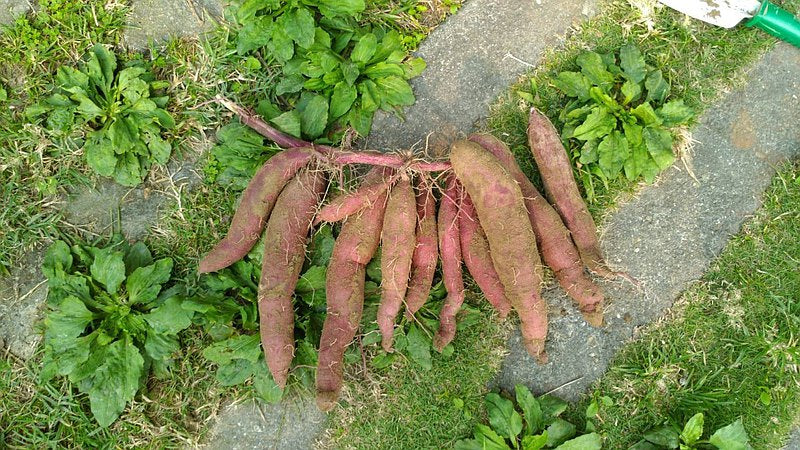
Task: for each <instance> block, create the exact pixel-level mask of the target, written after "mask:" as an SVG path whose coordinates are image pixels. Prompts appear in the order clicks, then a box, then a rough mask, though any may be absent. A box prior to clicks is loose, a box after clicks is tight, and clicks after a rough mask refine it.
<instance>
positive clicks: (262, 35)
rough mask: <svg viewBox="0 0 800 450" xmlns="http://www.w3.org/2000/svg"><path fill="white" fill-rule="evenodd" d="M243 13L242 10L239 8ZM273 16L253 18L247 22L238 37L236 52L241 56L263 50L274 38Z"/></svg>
mask: <svg viewBox="0 0 800 450" xmlns="http://www.w3.org/2000/svg"><path fill="white" fill-rule="evenodd" d="M239 10H240V11H241V10H242V8H239ZM272 26H273V24H272V16H270V15H264V16H259V17H253V18H252V19H251V20H248V21H247V22H245V24H244V26H243V27H242V29H241V30H239V34H238V36H237V37H236V52H237V53H239V54H240V55H244V54H245V53H248V52H251V51H253V50H255V49H258V48H261V47H263V46H265V45H267V43H268V42H269V41H270V39H271V38H272Z"/></svg>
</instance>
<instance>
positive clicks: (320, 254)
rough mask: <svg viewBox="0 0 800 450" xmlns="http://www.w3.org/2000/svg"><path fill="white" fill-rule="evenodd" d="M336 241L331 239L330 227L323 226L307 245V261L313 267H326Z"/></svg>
mask: <svg viewBox="0 0 800 450" xmlns="http://www.w3.org/2000/svg"><path fill="white" fill-rule="evenodd" d="M335 242H336V240H335V239H334V238H333V231H332V228H331V226H330V225H323V226H322V227H320V228H319V229H318V230H317V232H316V233H314V235H313V236H312V237H311V244H310V245H309V250H308V254H309V260H310V261H311V264H312V265H313V266H322V267H327V266H328V261H330V259H331V255H332V254H333V245H334V243H335Z"/></svg>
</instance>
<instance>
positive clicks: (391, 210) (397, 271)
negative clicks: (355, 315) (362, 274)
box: [378, 178, 417, 351]
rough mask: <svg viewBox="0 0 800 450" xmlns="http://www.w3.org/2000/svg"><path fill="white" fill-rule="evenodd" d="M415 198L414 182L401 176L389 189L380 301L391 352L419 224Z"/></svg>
mask: <svg viewBox="0 0 800 450" xmlns="http://www.w3.org/2000/svg"><path fill="white" fill-rule="evenodd" d="M416 209H417V208H416V201H415V199H414V189H413V188H412V187H411V181H410V180H408V179H407V178H401V179H400V180H399V181H398V182H397V183H396V184H395V185H394V186H393V187H392V189H391V191H390V192H389V201H388V202H387V203H386V214H385V215H384V218H383V230H382V231H381V274H383V275H382V280H381V302H380V305H379V306H378V328H379V329H380V331H381V336H382V338H383V339H382V343H381V345H382V346H383V349H384V350H386V351H390V350H391V348H392V339H393V337H394V321H395V318H397V314H398V313H399V312H400V307H401V306H402V305H403V300H404V299H405V296H406V290H407V288H408V277H409V273H410V272H411V259H412V256H413V254H414V247H415V244H416V242H415V236H414V231H415V228H416V223H417V211H416Z"/></svg>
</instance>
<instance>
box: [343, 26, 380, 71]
mask: <svg viewBox="0 0 800 450" xmlns="http://www.w3.org/2000/svg"><path fill="white" fill-rule="evenodd" d="M377 47H378V38H377V37H375V35H374V34H372V33H367V34H365V35H363V36H361V39H359V40H358V42H357V43H356V45H355V47H353V51H352V52H351V53H350V59H351V60H352V61H354V62H356V63H361V64H366V63H367V62H369V60H370V58H372V55H374V54H375V50H376V49H377Z"/></svg>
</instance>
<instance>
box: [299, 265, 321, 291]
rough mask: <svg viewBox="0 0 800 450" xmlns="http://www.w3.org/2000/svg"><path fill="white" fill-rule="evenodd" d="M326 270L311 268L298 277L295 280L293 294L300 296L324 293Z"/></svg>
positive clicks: (319, 267)
mask: <svg viewBox="0 0 800 450" xmlns="http://www.w3.org/2000/svg"><path fill="white" fill-rule="evenodd" d="M326 271H327V268H326V267H324V266H311V267H309V268H308V270H306V271H305V272H303V274H302V275H300V278H299V279H298V280H297V286H296V287H295V292H297V293H300V294H308V293H313V292H314V291H321V292H320V293H321V294H324V291H325V273H326Z"/></svg>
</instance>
